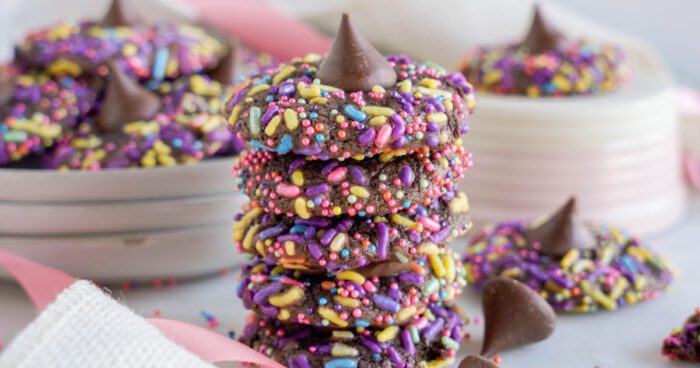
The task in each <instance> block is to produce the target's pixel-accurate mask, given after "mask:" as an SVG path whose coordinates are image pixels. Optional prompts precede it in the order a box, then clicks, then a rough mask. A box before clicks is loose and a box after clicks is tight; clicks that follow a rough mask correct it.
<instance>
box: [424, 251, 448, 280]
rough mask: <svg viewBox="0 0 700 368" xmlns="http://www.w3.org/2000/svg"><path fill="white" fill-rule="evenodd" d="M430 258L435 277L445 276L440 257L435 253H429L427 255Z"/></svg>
mask: <svg viewBox="0 0 700 368" xmlns="http://www.w3.org/2000/svg"><path fill="white" fill-rule="evenodd" d="M428 259H429V260H430V266H431V267H432V268H433V273H434V274H435V276H437V277H443V276H445V266H444V265H443V264H442V259H440V256H438V255H437V254H431V255H429V256H428Z"/></svg>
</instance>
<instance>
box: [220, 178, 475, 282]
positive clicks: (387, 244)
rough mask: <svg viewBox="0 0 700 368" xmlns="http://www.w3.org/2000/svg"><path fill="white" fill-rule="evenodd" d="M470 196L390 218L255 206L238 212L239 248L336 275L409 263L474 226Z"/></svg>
mask: <svg viewBox="0 0 700 368" xmlns="http://www.w3.org/2000/svg"><path fill="white" fill-rule="evenodd" d="M468 206H469V204H468V202H467V198H466V196H465V195H464V194H463V193H460V192H458V193H455V192H452V191H450V192H448V193H446V194H445V195H444V196H443V197H442V198H441V199H439V200H433V201H432V202H431V203H429V205H427V206H423V205H419V206H417V207H416V208H415V209H413V210H407V211H400V212H397V213H394V214H387V215H384V216H380V215H376V216H367V217H357V216H356V217H348V216H340V217H335V218H332V219H329V218H322V217H321V218H319V217H315V218H307V219H304V218H301V217H287V216H284V215H272V214H266V213H264V212H263V211H262V209H260V208H257V207H254V208H251V209H250V210H249V211H248V212H246V213H245V214H242V215H240V216H238V218H237V221H236V222H235V223H234V227H233V228H234V234H233V239H234V240H235V241H236V246H237V247H238V248H239V250H241V251H243V252H245V253H250V254H254V255H256V256H259V257H262V258H264V259H265V260H266V261H267V262H268V263H275V264H279V265H282V266H284V267H286V268H293V269H299V270H306V271H309V272H319V271H326V272H330V273H332V274H336V273H338V272H341V271H343V270H347V269H354V268H357V267H363V266H366V265H368V264H371V263H374V262H386V261H389V262H402V263H405V262H408V261H412V260H415V259H417V258H419V257H422V256H424V255H425V254H426V253H433V252H435V251H437V250H439V249H442V248H443V247H444V246H445V244H448V243H449V242H450V241H451V240H453V239H455V238H456V237H458V236H461V235H463V234H464V233H465V232H466V231H467V230H468V229H469V226H470V222H469V219H468V218H467V210H468Z"/></svg>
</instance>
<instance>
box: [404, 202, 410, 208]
mask: <svg viewBox="0 0 700 368" xmlns="http://www.w3.org/2000/svg"><path fill="white" fill-rule="evenodd" d="M408 207H411V202H409V201H403V208H408Z"/></svg>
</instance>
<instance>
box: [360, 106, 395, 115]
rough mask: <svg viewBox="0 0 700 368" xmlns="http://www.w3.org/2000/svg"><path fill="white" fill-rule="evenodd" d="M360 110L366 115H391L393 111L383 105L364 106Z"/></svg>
mask: <svg viewBox="0 0 700 368" xmlns="http://www.w3.org/2000/svg"><path fill="white" fill-rule="evenodd" d="M362 111H363V112H364V113H365V114H367V115H373V116H391V115H394V113H395V111H394V110H393V109H391V108H389V107H383V106H365V107H363V108H362Z"/></svg>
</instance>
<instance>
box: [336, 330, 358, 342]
mask: <svg viewBox="0 0 700 368" xmlns="http://www.w3.org/2000/svg"><path fill="white" fill-rule="evenodd" d="M331 338H332V339H333V340H352V339H354V338H355V334H353V333H352V331H343V330H333V332H331Z"/></svg>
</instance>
